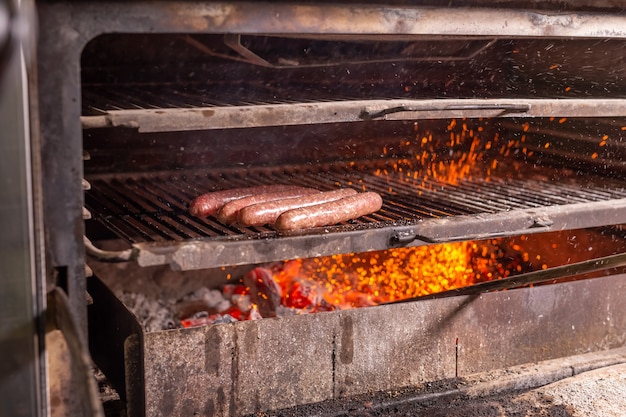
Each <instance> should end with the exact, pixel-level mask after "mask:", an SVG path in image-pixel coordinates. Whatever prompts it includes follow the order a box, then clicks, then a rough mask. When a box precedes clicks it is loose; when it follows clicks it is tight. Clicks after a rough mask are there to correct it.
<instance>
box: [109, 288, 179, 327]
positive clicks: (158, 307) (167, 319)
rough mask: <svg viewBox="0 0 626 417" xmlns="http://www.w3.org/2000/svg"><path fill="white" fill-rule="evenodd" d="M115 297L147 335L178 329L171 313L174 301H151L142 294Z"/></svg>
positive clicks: (123, 294) (124, 293)
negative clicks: (132, 315)
mask: <svg viewBox="0 0 626 417" xmlns="http://www.w3.org/2000/svg"><path fill="white" fill-rule="evenodd" d="M117 296H118V298H119V299H120V300H121V301H122V303H124V305H125V306H126V307H127V308H128V309H129V310H130V311H131V312H132V313H133V314H134V315H135V317H137V320H138V321H139V323H140V324H141V326H142V327H143V329H144V330H145V331H146V332H148V333H150V332H158V331H161V330H167V329H174V328H177V327H180V323H179V321H178V320H176V317H175V316H174V313H173V311H174V308H173V307H174V300H169V301H168V300H161V299H151V298H147V297H146V296H145V295H143V294H138V293H130V292H123V293H121V294H117Z"/></svg>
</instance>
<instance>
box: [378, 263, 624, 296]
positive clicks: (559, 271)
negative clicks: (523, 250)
mask: <svg viewBox="0 0 626 417" xmlns="http://www.w3.org/2000/svg"><path fill="white" fill-rule="evenodd" d="M621 266H626V253H619V254H616V255H609V256H604V257H601V258H594V259H590V260H587V261H582V262H576V263H573V264H568V265H561V266H555V267H553V268H548V269H543V270H541V271H533V272H528V273H525V274H520V275H515V276H512V277H508V278H503V279H499V280H495V281H487V282H481V283H479V284H475V285H471V286H469V287H463V288H457V289H453V290H448V291H442V292H439V293H435V294H429V295H425V296H421V297H414V298H410V299H405V300H398V301H394V302H392V303H388V304H394V303H405V302H410V301H416V300H430V299H434V298H444V297H454V296H457V295H477V294H482V293H486V292H491V291H498V290H506V289H513V288H519V287H525V286H528V285H531V284H541V283H546V282H549V281H556V280H558V279H561V278H568V277H573V276H576V275H582V274H586V273H589V272H597V271H603V270H606V269H610V268H618V267H621Z"/></svg>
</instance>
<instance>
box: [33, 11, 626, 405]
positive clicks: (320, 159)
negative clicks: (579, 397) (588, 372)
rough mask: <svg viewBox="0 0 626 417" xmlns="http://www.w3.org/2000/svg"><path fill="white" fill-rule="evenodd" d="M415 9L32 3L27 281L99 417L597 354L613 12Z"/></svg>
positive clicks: (424, 380) (373, 388)
mask: <svg viewBox="0 0 626 417" xmlns="http://www.w3.org/2000/svg"><path fill="white" fill-rule="evenodd" d="M414 3H419V4H414ZM439 3H440V2H438V1H424V2H392V3H391V4H387V5H380V4H369V3H367V2H365V3H364V4H360V3H359V4H355V3H353V2H343V3H338V4H335V3H330V2H303V3H298V4H295V3H291V2H272V3H270V2H267V3H246V2H201V1H200V2H176V1H164V2H143V1H132V2H125V3H118V2H106V1H105V2H80V3H75V2H69V1H67V2H66V1H59V2H44V1H42V2H38V4H37V7H38V12H39V20H40V22H39V24H40V31H41V36H40V38H39V41H38V68H39V76H38V88H39V91H38V105H39V119H40V122H39V123H40V128H41V133H40V135H41V155H42V160H41V178H40V180H41V193H42V199H41V200H42V207H41V211H42V217H43V219H44V223H45V239H44V240H45V245H44V246H45V252H46V277H45V280H46V286H47V287H49V288H58V289H60V290H62V292H63V293H64V294H66V295H67V304H68V309H69V311H70V313H71V316H72V318H73V320H74V321H75V322H76V325H77V326H76V327H77V329H78V331H79V332H80V333H81V334H83V335H84V338H85V340H87V341H88V343H89V349H90V355H91V358H93V361H94V363H95V365H96V367H97V368H98V371H99V372H102V377H101V378H103V379H104V380H106V381H105V382H106V384H108V385H107V387H109V388H108V389H110V390H112V391H113V392H114V398H115V404H116V406H117V407H119V408H123V409H124V411H123V412H124V413H127V415H129V416H142V415H147V416H153V415H193V414H194V413H197V414H206V415H212V416H246V415H253V414H254V415H266V414H267V415H272V414H276V415H285V414H298V415H329V416H330V415H343V414H350V413H349V412H348V411H349V410H353V409H354V410H356V411H355V412H356V413H357V414H358V413H364V414H368V413H374V412H381V413H383V412H387V413H390V411H389V409H390V408H393V409H395V410H398V409H403V408H402V407H418V408H415V410H417V409H419V410H421V409H423V408H424V407H427V405H428V404H429V402H431V403H432V402H433V401H434V400H435V399H442V401H444V400H445V398H452V397H450V396H457V395H461V396H463V395H469V396H470V397H471V398H478V397H479V396H478V397H477V396H473V397H472V395H474V394H471V395H470V394H468V393H471V392H474V391H472V389H475V390H478V391H477V392H487V391H480V390H481V389H487V388H485V387H486V385H485V384H483V385H481V384H480V383H478V382H477V381H476V380H475V379H473V378H478V377H475V375H476V374H479V373H484V372H493V373H494V375H495V374H496V373H497V372H500V371H501V370H506V369H509V368H512V367H519V366H526V365H528V364H535V363H538V362H541V361H550V360H563V361H566V362H567V361H568V360H570V359H569V358H574V357H576V358H578V357H577V356H576V355H583V354H590V353H592V354H604V353H606V352H609V353H606V355H608V356H607V357H608V358H609V359H606V360H605V361H604V362H603V361H601V360H598V361H596V362H594V364H595V365H590V364H589V363H587V362H584V359H576V360H579V361H580V362H576V360H575V359H571V360H572V362H571V363H576V364H577V365H572V367H571V369H576V370H580V369H592V368H593V367H599V366H600V365H599V364H600V363H603V364H612V363H618V362H619V361H621V359H620V358H622V356H620V355H621V353H619V352H621V350H620V348H623V346H624V342H625V341H624V336H623V335H624V328H626V322H625V321H624V317H626V314H625V313H626V311H625V308H626V306H625V305H624V303H623V301H622V299H623V294H624V291H626V290H625V288H624V284H623V281H624V280H623V276H624V275H623V274H624V273H626V271H624V268H625V266H626V262H625V260H624V255H623V253H624V252H626V250H625V249H626V248H625V247H624V230H623V224H626V180H625V179H624V178H626V176H625V174H626V163H625V162H624V161H626V147H625V145H624V141H623V138H624V135H626V117H624V116H625V115H626V99H625V98H624V97H625V94H626V85H625V84H624V81H623V80H624V79H626V77H625V74H624V72H625V71H626V70H625V68H626V67H625V66H624V65H623V64H624V63H623V61H624V56H626V55H624V53H623V52H624V48H625V47H626V30H625V29H624V28H625V27H626V20H625V18H624V15H623V14H622V13H620V10H618V9H617V7H616V6H613V5H611V4H610V3H611V2H606V4H602V5H597V4H593V3H594V2H585V1H571V2H569V1H568V2H556V1H547V2H541V3H538V2H528V4H522V3H523V2H515V1H495V0H494V1H485V2H481V5H480V6H477V5H474V4H471V3H472V2H465V1H455V2H452V3H450V4H447V3H449V2H447V3H446V7H442V6H441V4H439ZM59 202H63V204H59ZM503 290H504V291H503ZM86 294H87V297H86ZM614 352H617V353H614ZM611 355H612V356H611ZM568 363H569V362H568ZM516 369H517V368H516ZM568 369H569V368H568ZM572 372H574V371H572ZM546 375H547V373H543V374H541V378H548V379H550V378H553V379H552V380H550V381H553V380H556V378H557V377H556V376H555V375H556V374H550V375H552V376H550V377H548V376H546ZM558 375H562V374H561V373H559V374H558ZM494 378H495V379H494V386H497V390H500V389H502V390H504V389H505V386H506V384H507V382H506V381H507V379H506V378H504V377H502V375H500V374H498V376H497V377H494ZM541 378H539V377H537V379H536V380H535V379H532V378H531V380H533V381H535V382H532V384H535V385H533V386H537V385H538V384H539V383H538V382H536V381H537V380H540V379H541ZM548 379H546V380H548ZM541 380H543V379H541ZM482 382H484V381H482ZM466 384H467V385H466ZM499 384H500V385H499ZM529 384H531V383H529ZM532 384H531V385H532ZM472 387H474V388H472ZM494 389H495V388H494ZM489 392H490V393H493V392H492V391H489ZM498 392H500V391H498ZM393 393H397V395H396V394H393ZM454 398H457V397H454ZM464 398H465V397H464ZM105 406H107V404H106V402H105ZM394 407H395V408H394ZM420 407H422V408H420ZM347 410H348V411H347ZM376 410H378V411H376ZM381 410H387V411H381ZM390 415H391V414H390Z"/></svg>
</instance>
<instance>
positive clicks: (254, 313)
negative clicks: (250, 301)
mask: <svg viewBox="0 0 626 417" xmlns="http://www.w3.org/2000/svg"><path fill="white" fill-rule="evenodd" d="M262 318H263V316H261V313H259V309H258V308H257V307H256V306H255V305H253V306H252V308H251V309H250V315H249V316H248V320H261V319H262Z"/></svg>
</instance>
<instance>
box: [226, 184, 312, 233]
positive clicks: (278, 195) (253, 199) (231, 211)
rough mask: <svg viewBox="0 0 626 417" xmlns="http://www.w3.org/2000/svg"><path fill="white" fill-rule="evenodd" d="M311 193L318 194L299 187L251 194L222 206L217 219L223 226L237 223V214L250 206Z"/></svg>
mask: <svg viewBox="0 0 626 417" xmlns="http://www.w3.org/2000/svg"><path fill="white" fill-rule="evenodd" d="M313 193H315V194H319V191H318V190H316V189H314V188H305V187H299V188H297V189H293V190H286V191H278V192H272V193H262V194H253V195H250V196H247V197H243V198H238V199H236V200H232V201H229V202H228V203H226V204H224V205H223V206H222V208H221V209H220V210H219V211H218V212H217V219H218V220H219V221H221V222H222V223H224V224H232V223H235V222H236V221H237V214H239V210H241V209H242V208H244V207H247V206H249V205H251V204H257V203H265V202H267V201H275V200H280V199H282V198H292V197H300V196H303V195H307V194H313Z"/></svg>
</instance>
